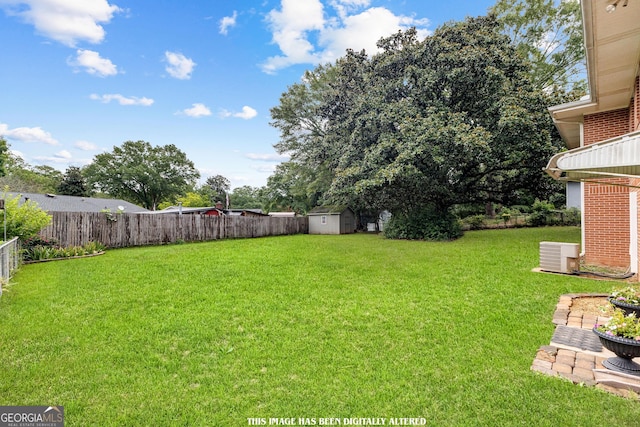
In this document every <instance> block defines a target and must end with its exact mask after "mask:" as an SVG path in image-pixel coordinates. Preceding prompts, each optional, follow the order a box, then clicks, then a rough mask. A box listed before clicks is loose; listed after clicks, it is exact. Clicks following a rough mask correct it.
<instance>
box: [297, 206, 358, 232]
mask: <svg viewBox="0 0 640 427" xmlns="http://www.w3.org/2000/svg"><path fill="white" fill-rule="evenodd" d="M308 216H309V234H350V233H355V231H356V214H355V212H353V210H352V209H351V208H349V207H347V206H319V207H317V208H314V209H312V210H311V211H309V213H308Z"/></svg>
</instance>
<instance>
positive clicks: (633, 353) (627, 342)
mask: <svg viewBox="0 0 640 427" xmlns="http://www.w3.org/2000/svg"><path fill="white" fill-rule="evenodd" d="M593 332H594V333H595V334H596V335H597V336H598V338H600V342H601V343H602V346H603V347H604V348H606V349H607V350H610V351H612V352H614V353H615V354H616V357H610V358H608V359H607V360H605V361H604V362H603V363H602V365H604V367H605V368H607V369H611V370H612V371H616V372H623V373H625V374H629V375H635V376H640V364H638V363H636V362H634V361H632V360H631V359H633V358H634V357H639V356H640V341H636V340H632V339H629V338H622V337H618V336H614V335H607V334H605V333H604V332H600V331H598V330H597V329H596V328H593Z"/></svg>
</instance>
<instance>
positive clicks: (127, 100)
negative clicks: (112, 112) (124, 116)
mask: <svg viewBox="0 0 640 427" xmlns="http://www.w3.org/2000/svg"><path fill="white" fill-rule="evenodd" d="M89 97H90V98H91V99H93V100H96V101H100V102H102V103H104V104H108V103H109V102H111V101H117V102H118V103H119V104H120V105H143V106H145V107H148V106H150V105H152V104H153V102H154V101H153V99H151V98H144V97H143V98H138V97H136V96H130V97H125V96H122V95H120V94H119V93H107V94H104V95H97V94H95V93H93V94H91V95H90V96H89Z"/></svg>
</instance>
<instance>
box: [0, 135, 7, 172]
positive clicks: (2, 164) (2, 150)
mask: <svg viewBox="0 0 640 427" xmlns="http://www.w3.org/2000/svg"><path fill="white" fill-rule="evenodd" d="M8 157H9V145H7V141H6V140H5V139H4V138H2V137H0V177H3V176H5V175H6V174H7V172H6V170H5V168H6V163H7V159H8Z"/></svg>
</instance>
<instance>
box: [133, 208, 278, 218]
mask: <svg viewBox="0 0 640 427" xmlns="http://www.w3.org/2000/svg"><path fill="white" fill-rule="evenodd" d="M212 211H217V212H218V213H219V214H220V215H227V216H248V215H253V216H267V215H265V214H263V213H262V209H220V208H216V207H215V206H204V207H196V208H192V207H180V206H169V207H168V208H165V209H162V210H159V211H149V212H145V213H149V214H153V215H176V214H180V213H182V214H185V215H186V214H195V215H197V214H208V213H210V212H212Z"/></svg>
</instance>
